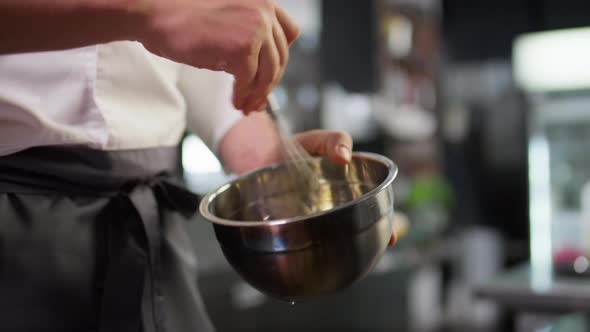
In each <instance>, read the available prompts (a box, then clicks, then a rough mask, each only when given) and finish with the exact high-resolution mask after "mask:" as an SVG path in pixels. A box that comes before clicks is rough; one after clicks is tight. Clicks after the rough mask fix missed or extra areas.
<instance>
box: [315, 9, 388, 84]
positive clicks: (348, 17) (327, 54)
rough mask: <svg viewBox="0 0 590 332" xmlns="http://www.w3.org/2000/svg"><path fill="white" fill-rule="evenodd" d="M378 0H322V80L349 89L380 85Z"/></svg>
mask: <svg viewBox="0 0 590 332" xmlns="http://www.w3.org/2000/svg"><path fill="white" fill-rule="evenodd" d="M376 3H377V2H376V0H361V1H359V0H323V1H322V44H321V45H322V46H321V48H322V56H321V58H322V62H321V64H322V65H321V67H322V81H324V82H327V83H330V82H338V83H339V84H340V85H342V86H343V87H344V88H345V89H346V90H348V91H349V92H360V93H363V92H374V91H377V89H378V86H379V70H380V68H379V67H378V66H379V64H378V61H377V59H378V42H379V40H378V36H377V34H378V19H377V7H376V6H377V5H376Z"/></svg>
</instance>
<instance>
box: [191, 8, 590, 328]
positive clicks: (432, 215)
mask: <svg viewBox="0 0 590 332" xmlns="http://www.w3.org/2000/svg"><path fill="white" fill-rule="evenodd" d="M279 2H280V3H282V4H283V5H284V6H285V7H286V8H288V10H289V11H290V12H291V13H292V15H293V16H294V17H295V18H296V19H297V21H298V22H299V23H300V24H301V27H302V31H303V33H302V36H301V38H300V40H299V41H298V42H297V43H296V45H295V46H294V47H293V50H292V55H291V61H290V64H289V67H288V71H287V73H286V76H285V78H284V80H283V81H282V83H281V85H280V86H279V87H278V88H277V89H276V94H277V96H278V97H279V100H280V103H281V106H282V109H283V110H284V112H285V114H286V116H287V117H288V119H289V121H290V123H291V125H292V127H293V129H294V130H296V131H301V130H307V129H314V128H332V129H342V130H346V131H348V132H350V133H351V134H352V135H353V137H354V139H355V150H357V151H372V152H377V153H380V154H383V155H386V156H388V157H389V158H391V159H392V160H393V161H395V162H396V163H397V164H398V166H399V167H400V175H399V177H398V178H397V179H396V181H395V185H394V186H395V190H396V195H397V196H396V209H397V211H398V215H397V217H396V229H397V232H398V235H399V236H400V240H399V242H398V244H397V245H396V246H395V247H393V248H391V249H388V251H387V252H386V254H385V256H384V257H383V259H382V260H381V261H380V263H379V265H378V266H377V267H376V269H375V270H374V271H373V273H372V274H371V275H370V276H369V277H368V278H366V279H365V280H363V281H362V282H360V283H358V284H356V285H355V286H353V287H352V288H350V289H348V290H346V291H343V292H341V293H339V294H335V295H333V296H329V297H326V298H322V299H318V300H317V301H310V302H309V303H297V304H296V305H294V306H291V305H289V304H287V303H283V302H279V301H275V300H273V299H269V298H267V297H265V296H264V295H262V294H260V293H258V292H257V291H255V290H254V289H252V288H251V287H250V286H248V285H247V284H246V283H245V282H244V281H242V279H241V278H240V277H239V276H238V275H237V274H236V273H235V272H234V271H233V270H232V269H231V268H230V266H229V265H228V263H227V262H226V261H225V259H224V258H223V256H222V254H221V251H220V249H219V247H218V245H217V242H216V240H215V236H214V234H213V231H212V227H211V225H209V224H207V223H206V222H203V220H201V219H200V218H198V219H199V220H197V221H196V222H193V223H191V225H190V227H191V233H192V236H193V238H194V242H195V246H196V251H197V255H198V256H199V260H200V263H199V264H200V265H199V268H200V276H199V284H200V288H201V291H202V293H203V296H204V300H205V303H206V305H207V308H208V311H209V313H210V315H211V317H212V319H213V321H214V323H215V325H216V327H217V328H218V330H219V331H220V332H224V331H240V330H251V331H258V332H265V331H272V332H275V331H331V330H338V331H502V332H507V331H517V332H521V331H527V332H528V331H538V332H541V331H542V332H548V331H552V332H555V331H567V332H570V331H571V332H576V331H590V327H589V326H590V324H589V325H587V324H588V323H587V320H586V315H585V313H586V312H589V311H590V270H589V267H590V261H589V259H590V93H589V91H590V2H589V1H587V0H559V1H558V0H496V1H480V0H473V1H459V0H281V1H279ZM585 27H588V28H585ZM182 150H183V160H182V163H183V166H184V171H185V178H186V181H187V183H188V184H189V185H190V187H191V188H192V189H193V190H194V191H196V192H198V193H205V192H207V191H209V190H211V189H213V188H214V187H215V186H217V185H219V184H221V183H223V182H224V181H226V180H227V179H229V178H230V177H231V175H227V174H225V173H224V172H223V168H222V165H221V164H220V163H219V161H218V160H217V159H216V158H215V156H214V155H213V154H212V153H211V152H210V151H209V150H208V149H207V148H206V147H205V146H204V145H203V143H202V142H201V141H200V140H199V139H198V138H197V137H194V136H188V137H187V138H186V140H185V141H184V144H183V146H182Z"/></svg>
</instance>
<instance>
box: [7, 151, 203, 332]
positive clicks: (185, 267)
mask: <svg viewBox="0 0 590 332" xmlns="http://www.w3.org/2000/svg"><path fill="white" fill-rule="evenodd" d="M176 165H177V150H176V149H175V148H157V149H146V150H134V151H117V152H105V151H98V150H92V149H85V148H66V147H39V148H32V149H29V150H26V151H23V152H18V153H15V154H12V155H9V156H5V157H0V331H7V332H8V331H27V332H32V331H59V332H66V331H88V332H89V331H97V332H118V331H122V332H123V331H124V332H128V331H129V332H131V331H133V332H139V331H145V332H164V331H166V332H185V331H186V332H189V331H190V332H199V331H212V330H213V329H212V327H211V324H210V322H209V320H208V318H207V316H206V313H205V309H204V306H203V304H202V302H201V299H200V295H199V293H198V289H197V285H196V261H195V256H194V253H193V248H192V246H191V243H190V241H189V239H188V237H187V234H186V232H185V228H184V227H185V225H184V222H185V221H186V220H187V219H188V218H189V217H190V216H191V215H193V214H194V213H195V212H196V211H197V205H198V199H197V197H196V196H195V195H194V194H192V193H190V192H188V191H187V190H185V189H183V188H182V187H181V186H178V185H176V184H174V183H173V182H172V174H174V171H175V169H176V168H177V167H176Z"/></svg>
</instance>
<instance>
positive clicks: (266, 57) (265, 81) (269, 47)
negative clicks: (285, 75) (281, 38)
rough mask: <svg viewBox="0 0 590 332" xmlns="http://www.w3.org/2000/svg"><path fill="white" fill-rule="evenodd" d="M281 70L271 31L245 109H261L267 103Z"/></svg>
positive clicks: (261, 54) (263, 47)
mask: <svg viewBox="0 0 590 332" xmlns="http://www.w3.org/2000/svg"><path fill="white" fill-rule="evenodd" d="M280 71H281V59H280V55H279V50H278V49H277V45H276V43H275V40H274V36H272V35H271V33H269V36H268V38H266V40H265V42H264V44H263V45H262V49H261V50H260V56H259V59H258V74H257V76H256V81H255V82H254V85H253V86H252V90H251V92H250V95H249V96H248V98H247V101H246V103H245V104H244V108H243V111H245V112H246V113H249V112H252V111H261V110H263V109H264V105H266V98H267V96H268V94H269V93H270V91H271V90H272V88H273V86H274V84H276V80H277V78H278V77H279V75H280Z"/></svg>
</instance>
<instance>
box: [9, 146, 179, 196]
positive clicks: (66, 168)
mask: <svg viewBox="0 0 590 332" xmlns="http://www.w3.org/2000/svg"><path fill="white" fill-rule="evenodd" d="M178 169H179V167H178V150H177V148H176V147H158V148H149V149H140V150H122V151H121V150H120V151H103V150H95V149H89V148H83V147H65V146H46V147H35V148H30V149H27V150H24V151H20V152H17V153H14V154H11V155H7V156H2V157H0V192H24V193H46V192H48V193H52V192H60V193H72V194H78V195H90V196H96V195H100V196H104V195H112V194H113V193H116V192H118V191H121V190H127V189H128V188H132V187H133V186H135V185H137V184H138V183H149V182H153V181H154V180H155V179H162V178H170V177H172V176H174V175H175V174H178Z"/></svg>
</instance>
